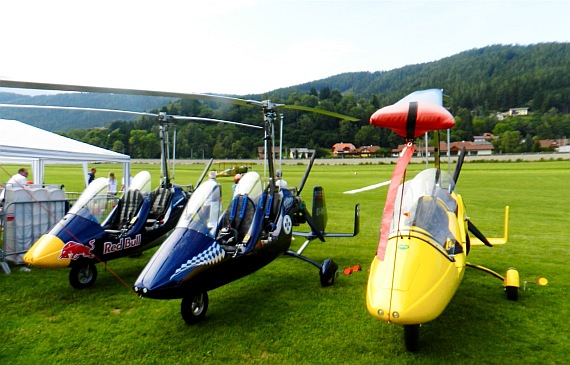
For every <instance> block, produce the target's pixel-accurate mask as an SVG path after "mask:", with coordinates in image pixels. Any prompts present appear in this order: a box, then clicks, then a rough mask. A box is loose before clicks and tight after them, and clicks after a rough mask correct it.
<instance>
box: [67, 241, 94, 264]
mask: <svg viewBox="0 0 570 365" xmlns="http://www.w3.org/2000/svg"><path fill="white" fill-rule="evenodd" d="M94 248H95V240H91V241H89V246H86V245H82V244H81V243H77V242H74V241H69V242H67V243H66V244H65V245H63V248H62V249H61V254H60V255H59V259H60V260H61V259H71V260H77V259H79V257H85V258H87V259H92V258H94V257H95V255H93V253H92V252H91V251H92V250H93V249H94Z"/></svg>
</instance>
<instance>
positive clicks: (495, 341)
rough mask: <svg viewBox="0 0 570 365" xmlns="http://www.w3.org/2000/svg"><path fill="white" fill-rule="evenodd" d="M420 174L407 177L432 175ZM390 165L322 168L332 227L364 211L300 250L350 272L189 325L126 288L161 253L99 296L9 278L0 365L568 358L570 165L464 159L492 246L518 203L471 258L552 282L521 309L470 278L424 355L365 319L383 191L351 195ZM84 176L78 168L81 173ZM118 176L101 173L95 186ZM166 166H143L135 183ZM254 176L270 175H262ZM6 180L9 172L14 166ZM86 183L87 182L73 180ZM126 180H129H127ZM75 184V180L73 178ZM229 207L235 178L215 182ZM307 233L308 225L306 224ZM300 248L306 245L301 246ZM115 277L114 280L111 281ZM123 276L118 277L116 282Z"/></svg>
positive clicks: (57, 283) (52, 176)
mask: <svg viewBox="0 0 570 365" xmlns="http://www.w3.org/2000/svg"><path fill="white" fill-rule="evenodd" d="M424 166H425V165H424V164H416V165H412V166H411V167H410V168H409V172H408V174H409V176H410V177H411V176H413V175H415V173H416V172H418V171H420V170H421V169H423V168H424ZM392 168H393V165H352V166H348V165H345V166H332V165H316V166H314V167H313V171H312V173H311V175H310V177H309V180H308V183H307V184H308V185H307V187H306V188H305V190H304V193H303V196H304V198H305V199H306V201H307V202H308V203H309V204H310V196H311V189H310V188H311V187H312V186H314V185H322V186H323V187H324V189H325V194H326V198H327V207H328V212H329V227H328V230H329V231H344V232H350V231H351V230H352V215H353V209H354V204H356V203H360V204H361V233H360V235H359V236H357V237H356V238H352V239H348V238H346V239H345V238H343V239H330V240H328V241H327V242H326V243H320V242H318V241H317V242H314V243H312V244H311V245H310V246H309V247H308V248H307V249H306V250H305V252H304V253H305V254H306V255H307V256H309V257H311V258H314V259H316V260H317V261H322V260H324V259H325V258H333V259H334V260H335V261H336V262H337V263H338V264H339V267H340V268H341V269H342V268H344V267H346V266H349V265H354V264H360V265H362V267H363V269H364V271H362V272H356V273H354V274H352V275H348V276H347V275H342V274H340V275H339V276H338V278H337V281H336V283H335V285H334V286H332V287H328V288H322V287H321V286H320V282H319V275H318V272H317V270H316V269H315V268H314V267H312V266H310V265H308V264H307V263H304V262H301V261H300V260H295V259H292V258H285V257H283V258H279V259H277V260H276V261H275V262H273V263H272V264H270V265H268V266H267V267H266V268H264V269H262V270H260V271H258V272H256V273H254V274H252V275H250V276H248V277H246V278H244V279H242V280H239V281H237V282H234V283H231V284H229V285H226V286H224V287H222V288H219V289H216V290H213V291H212V292H210V293H209V294H210V307H209V310H208V315H207V317H206V320H205V321H204V322H202V323H199V324H198V325H196V326H192V327H190V326H187V325H186V324H185V322H184V321H183V320H182V318H181V316H180V301H179V300H165V301H160V300H152V299H140V298H138V297H136V296H135V295H134V294H133V293H132V292H131V291H130V285H131V284H132V283H133V282H134V281H135V279H136V277H137V276H138V274H139V272H140V271H141V270H142V269H143V267H144V266H145V264H146V262H147V261H148V259H149V258H150V256H151V255H152V251H148V252H145V253H144V254H143V256H142V257H139V258H134V259H129V258H125V259H120V260H115V261H111V262H109V263H108V265H109V268H110V269H111V270H112V272H110V271H105V270H104V269H103V268H102V267H100V268H99V278H98V279H97V282H96V284H95V285H94V287H92V288H90V289H87V290H84V291H77V290H75V289H73V288H72V287H71V286H70V285H69V283H68V279H67V276H68V270H66V269H61V270H58V269H52V270H50V269H41V268H34V267H32V268H31V272H24V271H21V270H20V268H19V267H12V269H13V272H12V274H11V275H3V274H0V289H1V290H0V341H1V345H0V346H1V347H0V363H1V364H56V363H57V364H65V363H73V364H111V363H129V364H200V363H205V364H210V363H212V364H221V363H228V364H234V363H244V364H246V363H247V364H250V363H259V364H382V363H390V364H458V363H467V364H521V363H524V364H535V363H540V364H563V363H568V362H570V351H569V347H568V344H569V343H570V341H569V333H570V324H569V320H568V318H569V315H570V313H568V312H569V311H568V309H569V307H570V304H569V303H570V300H569V299H570V297H569V295H568V290H569V289H570V284H569V283H570V273H569V266H568V263H569V262H570V260H569V259H570V243H569V241H570V234H568V229H569V228H568V227H569V223H570V189H569V181H570V162H569V161H542V162H510V163H470V162H466V164H465V165H464V169H463V171H462V173H461V176H460V179H459V182H458V191H459V192H460V193H461V194H462V195H463V198H464V200H465V202H466V205H467V211H468V215H469V216H470V217H471V219H472V221H473V222H474V223H475V224H476V225H477V226H478V228H480V229H481V230H482V231H483V232H484V233H485V234H486V235H488V236H499V235H501V233H502V222H503V209H504V206H505V205H509V206H510V212H511V214H510V217H511V219H510V230H509V234H510V235H509V243H508V244H507V245H505V246H503V247H494V248H488V247H475V248H473V249H472V251H471V254H470V255H469V257H468V259H469V261H470V262H472V263H475V264H480V265H484V266H487V267H489V268H491V269H493V270H495V271H497V272H499V273H502V274H504V272H505V271H506V269H507V268H509V267H515V268H517V269H518V270H519V272H520V275H521V280H522V281H525V280H526V281H529V282H532V281H534V280H535V279H536V278H537V277H539V276H546V277H547V278H548V279H549V284H548V286H545V287H538V286H536V285H532V284H528V285H527V290H526V291H521V292H520V293H519V300H518V301H517V302H511V301H508V300H507V299H506V297H505V295H504V292H503V290H502V283H501V282H500V281H499V280H497V279H495V278H493V277H491V276H489V275H486V274H484V273H482V272H480V271H476V270H473V269H467V272H466V274H465V278H464V280H463V283H462V284H461V286H460V287H459V290H458V291H457V293H456V295H455V297H454V299H453V300H452V301H451V303H450V305H449V306H448V307H447V308H446V310H445V311H444V312H443V314H442V315H441V316H440V317H439V318H437V319H436V320H434V321H433V322H430V323H427V324H425V325H423V326H422V328H421V331H420V333H421V335H420V336H421V340H420V341H421V344H420V346H421V350H420V352H419V353H416V354H410V353H407V352H406V351H405V349H404V346H403V341H402V328H401V327H399V326H396V325H388V324H386V323H381V322H379V321H377V320H375V319H373V318H372V317H371V316H370V315H369V314H368V313H367V310H366V302H365V295H366V294H365V290H366V282H367V272H366V270H367V268H368V267H369V265H370V262H371V261H372V258H373V256H374V253H375V251H376V246H377V241H378V231H379V224H380V217H381V212H382V209H383V204H384V199H385V196H386V189H387V187H382V188H379V189H376V190H372V191H367V192H363V193H361V194H356V195H347V194H342V192H343V191H346V190H351V189H355V188H359V187H363V186H366V185H370V184H374V183H378V182H382V181H385V180H388V179H389V178H390V176H391V173H392ZM73 169H77V171H75V170H73ZM111 169H115V172H117V171H118V170H119V169H118V168H117V165H115V166H111V165H98V167H97V170H98V176H106V174H107V173H108V171H110V170H111ZM142 169H149V170H150V171H151V173H152V174H153V177H154V179H155V183H157V182H158V170H159V166H158V165H152V166H150V165H134V166H133V171H134V172H133V175H134V173H136V172H137V171H140V170H142ZM201 169H202V166H200V165H179V166H177V168H176V174H177V178H176V181H177V182H178V183H180V184H189V183H193V184H194V183H196V180H197V178H198V176H199V175H200V174H201ZM254 169H256V170H257V171H260V172H261V173H262V174H263V171H262V166H261V165H257V166H254ZM283 170H284V178H285V179H286V180H287V181H288V182H289V185H298V183H299V180H300V179H301V176H302V174H303V172H304V166H298V165H296V166H285V167H284V168H283ZM10 171H11V170H10ZM81 175H82V171H81V169H80V168H76V167H69V166H58V167H51V166H50V167H48V169H47V170H46V182H54V183H62V181H61V180H65V185H66V188H67V190H68V191H78V190H80V189H81V184H82V182H81ZM77 177H79V179H78V178H77ZM119 178H120V177H119ZM78 180H79V181H78ZM220 180H221V181H222V182H223V185H224V191H225V192H226V199H224V203H225V204H226V205H227V204H228V199H227V196H228V195H227V194H228V193H229V191H230V189H231V188H230V186H231V183H232V182H231V178H225V179H220ZM300 228H301V230H307V227H300ZM302 243H303V241H302V239H300V238H298V239H297V240H296V241H294V243H293V247H294V248H297V247H298V246H300V245H301V244H302ZM115 275H116V276H115ZM119 278H120V280H119Z"/></svg>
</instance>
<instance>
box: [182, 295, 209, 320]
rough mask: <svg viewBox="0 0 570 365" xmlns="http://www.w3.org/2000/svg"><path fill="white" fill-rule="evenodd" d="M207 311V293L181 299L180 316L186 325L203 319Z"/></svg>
mask: <svg viewBox="0 0 570 365" xmlns="http://www.w3.org/2000/svg"><path fill="white" fill-rule="evenodd" d="M207 311H208V293H207V292H201V293H198V294H193V295H189V296H186V297H184V298H182V303H181V304H180V314H182V318H183V319H184V321H185V322H186V324H188V325H193V324H196V323H198V322H200V321H201V320H203V319H204V317H205V316H206V312H207Z"/></svg>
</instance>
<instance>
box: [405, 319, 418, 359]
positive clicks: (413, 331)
mask: <svg viewBox="0 0 570 365" xmlns="http://www.w3.org/2000/svg"><path fill="white" fill-rule="evenodd" d="M404 344H405V345H406V350H408V351H410V352H417V351H418V349H419V348H420V325H419V324H407V325H404Z"/></svg>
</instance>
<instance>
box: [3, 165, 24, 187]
mask: <svg viewBox="0 0 570 365" xmlns="http://www.w3.org/2000/svg"><path fill="white" fill-rule="evenodd" d="M27 183H28V170H27V169H25V168H23V167H22V168H20V169H19V170H18V173H17V174H15V175H13V176H12V177H11V178H10V180H8V182H7V183H6V186H10V185H11V186H15V187H23V186H24V185H26V184H27Z"/></svg>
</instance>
